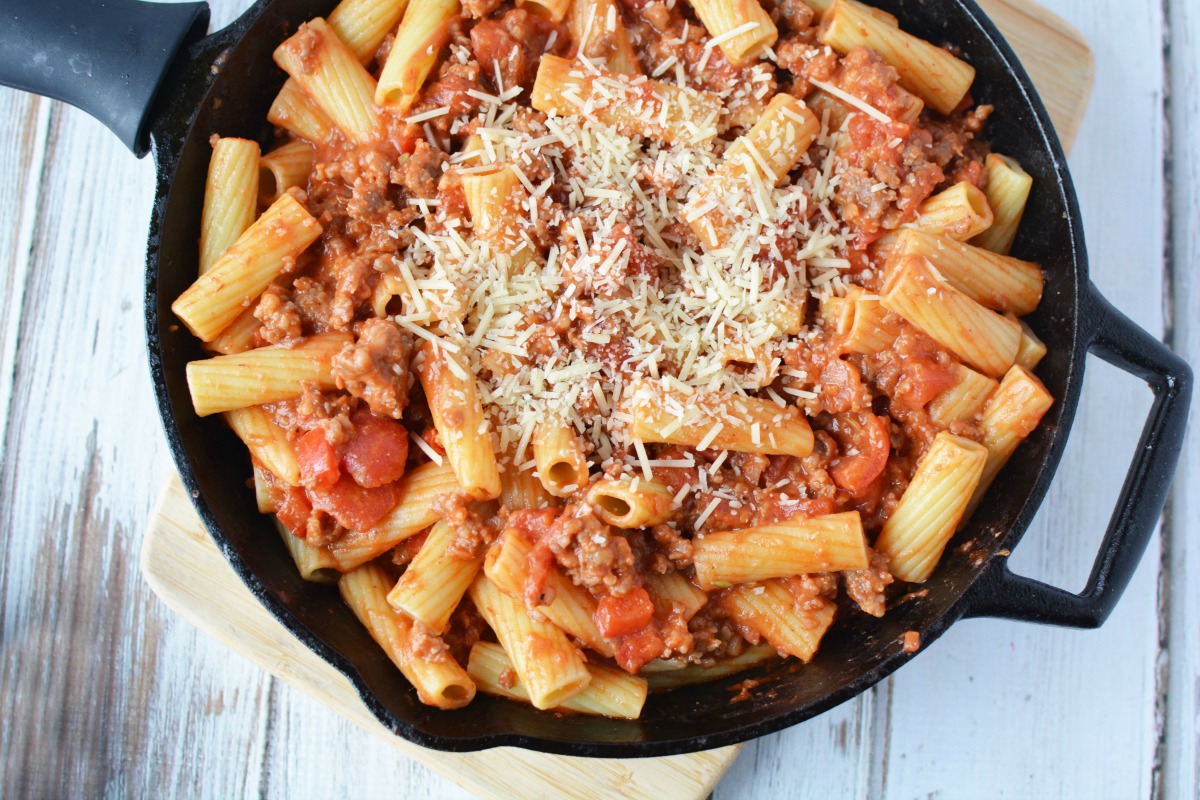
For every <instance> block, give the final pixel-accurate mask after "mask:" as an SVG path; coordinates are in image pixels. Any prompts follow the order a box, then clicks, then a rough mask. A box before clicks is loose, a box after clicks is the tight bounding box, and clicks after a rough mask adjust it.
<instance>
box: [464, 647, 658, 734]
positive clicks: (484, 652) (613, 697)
mask: <svg viewBox="0 0 1200 800" xmlns="http://www.w3.org/2000/svg"><path fill="white" fill-rule="evenodd" d="M512 669H513V662H512V659H510V658H509V657H508V654H507V653H505V652H504V648H503V647H501V646H500V645H498V644H493V643H491V642H477V643H476V644H475V645H474V646H473V647H472V648H471V657H470V659H469V660H468V661H467V673H468V674H469V675H470V676H471V678H472V680H474V681H475V683H476V685H477V686H478V687H479V689H480V691H483V692H486V693H487V694H494V695H497V696H499V697H507V698H509V699H510V700H520V701H521V702H524V703H528V702H529V691H528V690H527V689H526V688H525V685H524V684H523V683H522V682H521V681H520V680H519V679H518V680H516V681H514V682H511V685H507V684H509V683H510V682H509V681H508V680H506V679H505V678H504V677H503V676H504V674H505V673H506V672H509V671H511V670H512ZM588 672H590V673H591V674H592V680H591V682H590V683H588V685H587V688H585V689H584V690H583V691H582V692H580V693H579V694H577V695H575V696H574V697H572V698H570V699H569V700H567V701H566V702H564V703H562V704H561V705H560V706H559V708H562V709H565V710H567V711H575V712H578V713H580V714H594V715H597V716H602V717H616V718H618V719H637V718H638V717H639V716H641V714H642V706H643V705H645V703H646V693H647V691H648V687H647V682H646V679H645V678H642V677H638V676H636V675H629V674H628V673H625V672H622V671H621V670H619V669H613V668H612V667H604V666H600V665H599V664H595V665H592V666H589V667H588Z"/></svg>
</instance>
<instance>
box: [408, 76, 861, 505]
mask: <svg viewBox="0 0 1200 800" xmlns="http://www.w3.org/2000/svg"><path fill="white" fill-rule="evenodd" d="M458 55H459V56H460V57H465V56H464V55H463V54H462V53H459V54H458ZM671 66H677V65H672V64H669V63H666V62H664V63H663V64H660V65H658V67H657V68H656V69H654V70H653V73H654V74H655V75H660V74H666V73H667V72H668V71H669V70H670V67H671ZM572 68H573V72H572V75H573V76H574V77H583V76H585V75H593V74H594V73H595V72H596V68H595V67H594V66H593V65H592V64H591V62H589V61H588V60H587V59H578V60H576V61H575V62H573V63H572ZM496 73H497V77H498V76H499V69H498V67H497V69H496ZM645 80H646V79H645V78H644V77H642V76H638V77H637V78H633V79H632V82H633V83H634V84H636V83H640V82H644V81H645ZM683 80H684V76H683V75H682V72H678V73H677V75H676V82H677V84H679V85H680V86H682V85H683V83H682V82H683ZM613 83H614V82H613V81H610V80H608V79H604V80H594V81H592V83H591V91H592V95H593V96H598V97H599V98H600V99H599V100H598V101H597V102H595V103H589V102H582V101H580V98H578V97H576V98H575V100H573V101H572V102H573V103H575V106H576V108H577V113H575V114H571V115H569V116H556V115H553V114H551V115H550V116H549V118H548V119H547V120H546V122H545V124H544V126H543V125H540V124H538V123H536V122H534V123H532V124H531V122H530V119H529V115H528V113H527V112H526V111H525V110H523V109H522V108H520V107H519V106H518V104H517V103H516V102H515V101H516V98H517V96H518V95H519V94H520V89H519V87H514V88H512V89H508V90H506V91H502V92H500V93H499V94H498V95H485V94H483V93H476V96H478V97H479V99H481V100H483V102H484V103H485V106H484V111H482V112H480V115H479V117H478V118H476V119H474V120H466V119H460V120H456V121H455V123H454V127H453V128H452V132H456V133H457V132H460V131H464V129H465V131H464V132H473V133H474V134H475V135H477V136H478V137H479V141H480V143H481V144H482V147H479V148H475V149H471V150H469V151H464V152H460V153H456V154H455V155H454V156H453V157H452V159H451V161H452V163H451V165H450V166H449V169H451V170H456V171H458V172H460V173H462V174H465V175H470V174H480V173H486V172H489V171H493V170H495V169H496V168H497V167H498V166H501V165H505V164H507V165H510V166H511V167H512V169H513V170H514V171H515V173H516V175H517V177H518V179H519V180H520V182H521V184H522V186H523V187H524V189H525V191H526V192H527V198H526V200H525V202H524V203H523V205H522V207H521V208H520V215H521V220H520V221H519V222H520V224H518V225H510V226H509V228H510V229H511V230H515V231H518V232H519V233H518V234H517V235H515V236H513V237H512V241H511V242H510V243H508V244H509V246H508V247H506V248H497V250H503V251H504V252H495V251H493V250H492V249H491V248H490V247H489V246H488V244H486V243H485V242H483V241H482V240H481V238H479V237H477V236H475V235H473V233H472V231H471V229H470V227H471V223H470V222H469V221H468V220H463V219H461V218H459V217H457V216H453V215H452V214H450V213H448V212H447V210H446V209H444V208H441V207H440V206H439V204H437V203H436V201H414V202H416V203H417V204H418V205H419V206H420V210H421V211H422V212H423V213H425V214H426V215H427V218H426V224H425V229H424V230H419V229H416V228H414V229H413V232H414V233H415V235H416V237H417V240H416V242H415V243H414V244H413V245H412V246H411V247H409V248H408V249H407V250H406V251H404V252H403V253H402V254H401V255H400V256H399V257H398V258H397V260H396V271H397V274H398V276H399V278H400V279H401V280H399V281H397V282H398V283H401V284H402V285H403V287H404V288H403V291H402V292H401V297H402V300H403V303H402V305H403V311H402V313H400V314H397V315H395V316H393V317H392V319H394V320H395V321H396V322H397V323H398V324H400V325H401V326H403V327H404V328H406V329H407V330H409V331H411V332H412V333H413V334H415V335H416V336H419V337H421V338H423V339H426V340H430V341H432V342H434V343H435V344H436V345H437V346H440V347H444V348H447V349H448V350H450V351H451V352H454V353H458V354H459V355H460V357H461V358H463V359H464V360H465V361H466V362H467V363H468V364H469V365H470V368H471V370H472V372H473V373H474V374H475V376H476V377H477V378H478V384H479V389H480V395H481V399H482V401H483V404H484V408H485V409H486V410H487V411H488V412H489V414H490V416H491V419H492V422H493V425H494V429H495V432H496V434H497V435H498V440H497V441H496V442H495V444H496V449H497V453H498V454H499V455H501V457H502V458H504V459H505V460H510V461H512V462H513V463H515V464H517V465H519V466H521V467H522V468H532V466H533V462H532V454H531V448H530V441H531V438H532V436H533V431H534V428H535V426H536V425H537V424H538V423H539V422H541V421H544V420H547V419H554V418H561V419H564V420H566V421H568V422H569V423H570V424H571V425H572V426H573V427H574V428H575V430H576V431H577V432H578V433H579V434H580V435H581V437H582V438H583V439H584V441H585V442H587V443H590V447H591V451H592V452H591V459H592V461H593V463H595V464H598V465H600V466H601V468H603V469H605V470H607V471H610V472H612V471H613V470H614V468H615V469H617V470H625V471H628V472H630V473H632V474H637V475H641V476H643V477H645V478H647V479H649V478H650V477H651V476H652V475H653V468H654V466H656V465H663V464H667V462H665V461H658V462H656V461H654V460H652V459H650V458H649V456H648V454H647V451H646V448H645V446H644V445H643V444H642V443H641V442H640V441H636V440H634V439H633V438H632V437H631V436H630V434H629V431H628V426H629V423H630V421H631V418H630V416H629V414H628V408H629V404H630V402H631V401H632V398H631V397H630V396H629V395H631V394H632V393H633V388H632V387H634V386H640V385H645V383H644V382H657V383H658V385H659V387H660V388H662V389H666V390H668V391H670V392H671V393H672V394H674V395H676V396H678V395H685V396H686V395H688V394H691V393H694V392H720V393H724V394H735V395H742V396H747V395H757V394H760V393H762V394H763V396H764V398H766V399H769V400H772V401H774V402H775V403H776V404H777V405H778V406H780V407H781V409H782V407H784V406H786V405H788V404H789V403H788V399H785V398H784V397H782V396H780V394H779V393H777V392H776V391H775V390H774V389H769V388H768V386H769V384H771V383H772V382H773V381H775V380H776V378H778V377H780V376H781V375H782V376H790V377H791V378H798V379H803V378H804V377H805V376H804V375H803V373H798V372H796V371H794V370H788V369H787V368H786V367H784V366H783V364H782V359H781V354H780V350H781V346H782V345H783V344H784V343H786V342H787V341H788V340H789V339H790V338H793V337H794V336H796V335H799V336H804V335H806V333H808V332H807V331H805V330H803V321H804V315H805V312H804V309H805V304H806V300H807V297H808V295H809V294H810V293H816V292H820V293H829V292H836V293H838V294H842V293H844V286H843V285H842V283H841V278H840V277H839V276H840V274H841V271H842V270H844V269H846V268H847V267H849V262H848V261H847V260H846V259H845V258H844V257H843V254H844V253H845V252H846V250H847V249H848V247H847V245H848V241H849V239H850V237H851V234H850V233H849V232H848V231H847V229H846V228H845V227H844V225H843V224H842V222H841V221H840V220H839V219H838V217H837V216H836V214H835V213H834V212H833V210H832V209H831V206H830V200H831V198H832V195H833V192H834V188H835V184H836V179H835V178H833V177H832V170H833V160H834V159H833V153H832V150H833V139H832V137H834V136H836V135H837V132H836V131H833V132H831V131H829V130H828V129H827V126H826V125H825V124H824V122H823V124H822V129H821V134H820V136H819V137H818V139H817V141H816V142H815V143H814V145H813V146H812V147H811V148H810V150H809V152H808V154H806V155H805V156H804V158H803V159H802V160H801V162H800V165H799V166H798V167H797V169H796V170H794V171H793V173H792V174H793V176H802V177H799V178H786V177H784V176H780V177H781V181H780V183H781V185H780V186H778V187H776V186H774V185H772V184H771V183H770V182H769V181H767V182H764V181H762V180H761V179H758V178H757V177H756V178H755V180H754V185H753V190H752V191H750V192H746V191H745V187H744V186H743V187H742V188H741V190H739V191H736V192H732V193H728V194H724V195H722V194H718V195H717V197H716V199H715V200H710V201H708V203H709V205H708V207H706V208H701V209H699V210H698V212H699V213H703V212H705V211H707V210H709V209H710V208H711V207H713V205H715V204H719V205H721V206H722V207H723V208H722V211H723V212H724V213H725V215H726V216H727V217H729V218H730V219H731V220H733V221H734V227H733V232H732V235H731V236H729V237H728V239H727V241H726V243H725V244H724V246H722V247H721V248H720V249H717V250H711V251H708V252H705V251H704V250H703V249H702V248H700V247H699V245H697V244H695V239H694V237H692V236H691V235H690V232H689V231H688V230H687V222H688V220H687V219H686V218H685V206H686V205H687V201H688V197H689V194H691V193H692V191H693V190H694V189H695V188H696V187H697V186H700V185H701V184H703V183H704V182H705V180H706V179H707V178H708V177H709V176H710V174H711V173H712V172H713V171H714V170H715V169H716V168H717V167H718V166H719V165H720V164H721V163H722V159H723V153H724V151H725V150H726V149H727V148H728V147H729V146H730V145H731V144H732V143H731V142H728V141H725V140H723V139H721V138H719V137H717V136H716V135H715V130H706V128H711V127H712V126H714V125H716V124H717V123H718V121H717V120H712V119H705V120H701V121H700V122H699V124H692V125H691V127H690V128H689V131H690V132H691V135H689V136H688V137H686V138H687V139H688V142H687V143H686V144H685V143H682V142H677V143H676V144H672V145H668V144H663V143H661V142H658V141H653V140H650V139H643V138H641V137H640V136H628V135H623V134H622V133H620V132H619V131H617V130H616V129H614V128H612V127H609V126H607V125H604V124H601V123H600V122H599V121H598V120H597V119H596V117H595V111H596V109H597V108H598V107H604V106H605V105H607V104H608V103H618V102H622V100H623V98H624V94H623V93H625V92H627V91H629V85H628V84H624V85H616V86H614V85H611V84H613ZM617 83H620V82H617ZM766 88H767V86H766V85H765V84H762V85H761V87H760V86H758V85H755V84H753V82H752V83H751V85H750V86H749V87H744V86H743V87H739V88H738V89H737V90H736V92H737V93H738V95H739V97H738V98H737V100H738V102H740V103H743V104H744V103H746V101H747V97H748V96H749V95H752V94H753V93H755V92H757V94H758V97H759V107H760V108H761V106H762V104H763V103H765V100H769V99H770V98H769V97H766V98H762V95H763V94H765V92H764V91H762V90H765V89H766ZM722 100H723V102H724V104H725V109H726V110H725V112H724V113H725V115H726V116H727V117H730V116H732V113H733V112H731V111H730V109H731V108H733V107H734V106H735V105H736V103H734V102H733V101H732V100H731V99H730V98H728V97H726V98H722ZM438 110H439V111H440V109H438ZM433 113H434V112H429V113H428V114H424V115H421V117H422V118H423V119H428V118H430V115H432V114H433ZM414 120H416V118H414ZM721 122H722V124H723V125H726V126H727V125H728V124H729V120H728V119H725V120H722V121H721ZM468 125H469V126H470V127H468ZM709 134H713V135H709ZM743 155H744V154H743ZM760 159H761V155H760V156H758V159H756V160H760ZM813 159H816V161H814V160H813ZM768 174H769V171H768ZM539 175H548V176H549V177H546V178H544V179H542V180H540V181H539V180H536V177H537V176H539ZM531 176H533V177H531ZM555 186H557V187H558V190H561V191H556V193H555V194H557V195H558V196H561V195H563V194H565V196H566V202H565V203H563V204H561V205H560V204H556V203H554V202H553V201H552V200H551V196H552V195H551V189H552V188H553V187H555ZM692 215H693V216H695V215H697V211H696V210H695V209H693V210H692ZM539 223H540V224H543V225H546V226H549V228H550V229H551V230H555V229H556V230H557V231H558V235H557V237H556V239H555V242H554V244H553V245H552V246H551V247H550V248H549V249H548V251H546V252H545V253H541V252H538V249H537V248H536V247H535V245H534V242H533V240H532V238H531V236H530V233H529V231H530V230H533V229H535V228H536V226H537V225H539ZM689 241H690V242H691V244H689ZM643 248H644V249H645V251H648V253H646V252H635V251H641V250H642V249H643ZM647 259H649V260H651V261H653V262H656V263H657V265H658V275H657V276H655V275H653V274H647V273H646V271H645V270H644V269H643V266H644V263H645V262H646V261H647ZM566 330H569V331H571V333H570V334H569V335H571V336H574V337H575V338H574V339H573V342H574V343H575V344H576V345H577V346H570V345H564V344H563V343H562V341H561V339H559V338H558V336H557V335H555V334H557V333H561V332H563V331H566ZM547 350H548V351H547ZM796 383H797V381H792V382H791V384H792V385H795V384H796ZM784 391H785V392H789V393H790V394H792V395H793V396H801V397H803V396H811V393H810V392H807V391H804V390H802V389H799V388H790V389H785V390H784ZM789 399H790V398H789ZM786 410H787V411H789V412H793V411H794V410H793V409H791V408H788V409H786ZM739 423H741V421H740V420H720V419H715V418H714V419H713V424H714V432H713V433H712V437H713V438H715V437H716V435H717V432H719V430H720V426H725V425H734V424H739ZM741 424H749V423H741ZM757 427H758V426H757V425H756V428H757ZM755 435H759V432H758V431H757V430H756V431H755ZM761 435H762V436H763V437H764V438H765V437H767V436H770V435H771V431H770V423H769V421H768V423H767V424H766V426H765V427H764V429H763V430H762V431H761ZM709 441H710V442H711V441H712V439H710V440H709ZM670 465H674V464H670ZM676 466H677V465H676ZM689 466H692V465H691V464H689ZM700 472H701V473H703V472H705V469H704V468H701V469H700ZM700 477H701V482H703V478H704V476H703V475H701V476H700ZM679 499H680V498H677V502H678V501H679Z"/></svg>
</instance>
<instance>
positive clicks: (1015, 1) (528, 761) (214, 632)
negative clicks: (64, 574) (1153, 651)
mask: <svg viewBox="0 0 1200 800" xmlns="http://www.w3.org/2000/svg"><path fill="white" fill-rule="evenodd" d="M978 1H979V5H980V6H982V7H983V8H984V10H985V11H987V12H988V14H990V15H991V17H992V19H993V20H994V21H995V23H996V25H997V26H998V27H999V28H1000V29H1001V30H1002V31H1003V32H1004V35H1005V36H1006V37H1007V38H1008V41H1009V44H1011V45H1012V47H1013V49H1014V50H1016V52H1017V54H1018V55H1019V56H1020V58H1021V61H1022V63H1023V64H1024V65H1025V69H1026V70H1027V71H1028V72H1029V74H1030V76H1031V77H1032V78H1033V81H1034V83H1035V84H1036V85H1037V87H1038V90H1039V92H1040V93H1041V96H1042V100H1043V102H1045V104H1046V107H1047V109H1048V110H1049V111H1050V116H1051V118H1052V119H1053V121H1054V125H1055V127H1056V128H1057V130H1058V134H1059V137H1060V139H1061V140H1062V143H1063V146H1064V147H1065V148H1069V147H1070V145H1071V143H1072V142H1073V141H1074V139H1075V135H1076V133H1078V131H1079V125H1080V123H1081V122H1082V120H1083V114H1084V111H1085V109H1086V108H1087V103H1088V98H1089V96H1090V95H1091V89H1092V79H1093V70H1094V65H1093V61H1092V55H1091V51H1090V50H1089V49H1088V46H1087V44H1086V42H1084V41H1083V38H1082V37H1081V36H1080V35H1079V32H1078V31H1076V30H1075V29H1074V28H1072V27H1071V26H1070V25H1068V24H1067V23H1066V22H1064V21H1063V20H1061V19H1059V18H1058V17H1057V16H1055V15H1054V14H1051V13H1050V12H1048V11H1046V10H1045V9H1043V8H1042V7H1041V6H1039V5H1037V4H1036V3H1033V2H1031V0H978ZM141 566H142V573H143V574H144V575H145V577H146V582H147V583H148V584H149V585H150V588H151V589H152V590H153V591H154V593H155V594H157V595H158V596H159V598H160V599H162V601H163V602H164V603H166V604H167V605H168V606H169V607H170V608H172V609H173V610H174V611H176V612H177V613H178V614H179V615H180V616H182V617H184V618H185V619H187V620H188V621H189V622H191V623H192V624H193V625H195V626H196V627H197V628H199V629H200V630H202V631H204V632H205V633H207V634H209V635H210V636H212V637H214V638H215V639H217V640H218V641H221V642H223V643H224V644H226V645H227V646H228V647H229V648H230V649H231V650H234V651H235V652H237V653H240V654H241V655H243V656H245V657H246V658H249V659H250V660H251V661H253V662H254V663H256V664H258V665H259V666H261V667H262V668H263V669H265V670H267V671H268V672H270V673H271V674H272V675H274V676H275V677H277V678H279V679H281V680H283V681H285V682H287V683H289V684H291V685H292V686H295V687H297V688H299V689H301V690H303V691H305V692H307V693H309V694H310V695H312V696H313V697H315V698H316V699H318V700H320V701H321V702H322V703H324V704H326V705H327V706H329V707H330V708H332V709H333V710H334V711H336V712H337V713H339V714H341V715H342V716H343V717H345V718H346V719H348V720H350V721H351V722H354V723H355V724H357V725H359V726H361V727H362V728H363V729H364V730H366V731H368V732H369V733H372V734H374V735H375V736H378V737H380V738H381V739H383V740H385V741H387V742H388V743H389V744H391V745H392V746H394V747H395V748H396V749H397V750H399V751H400V752H401V753H403V754H405V755H406V756H408V757H410V758H414V759H416V760H417V761H420V762H421V763H423V764H425V765H426V766H428V767H430V768H432V769H434V770H436V771H437V772H439V773H441V774H442V775H444V776H445V777H446V778H447V779H448V780H451V781H453V782H454V783H457V784H458V785H460V786H462V787H464V788H465V789H467V790H469V791H472V792H474V793H475V794H477V795H479V796H480V797H482V798H489V799H492V800H539V799H540V798H546V799H547V800H550V798H565V799H568V800H569V799H570V798H580V799H581V800H582V798H594V797H608V796H613V797H623V798H627V799H628V800H638V799H639V798H647V800H650V799H651V798H653V799H654V800H658V799H659V798H672V799H673V800H674V799H676V798H678V799H679V800H700V798H704V797H706V796H708V794H709V793H710V792H712V789H713V787H714V786H715V785H716V783H717V781H718V780H720V779H721V776H722V775H724V774H725V771H726V770H727V769H728V768H729V765H730V764H732V763H733V759H734V758H736V757H737V754H738V752H739V751H740V750H741V746H740V745H738V746H733V747H725V748H721V749H719V750H709V751H706V752H703V753H692V754H689V755H682V756H671V757H668V758H645V759H594V758H568V757H563V756H551V755H546V754H543V753H535V752H531V751H528V750H520V749H515V748H507V747H505V748H497V749H494V750H485V751H481V752H476V753H442V752H438V751H436V750H427V749H425V748H423V747H418V746H417V745H414V744H412V743H410V742H408V741H405V740H403V739H400V738H398V737H396V736H395V735H393V734H392V733H391V732H390V731H389V730H387V729H386V728H384V727H383V725H381V724H380V723H379V722H378V721H377V720H376V719H375V717H374V716H372V714H371V713H370V712H369V711H367V709H366V707H365V706H364V705H363V704H362V701H361V700H359V697H358V694H357V693H356V692H355V690H354V688H353V687H352V686H351V685H350V682H349V681H347V680H346V678H345V677H344V676H343V675H342V674H341V673H340V672H338V671H337V670H335V669H334V668H333V667H331V666H329V665H328V664H326V663H325V662H324V661H322V660H321V659H320V658H318V657H317V656H316V655H314V654H313V653H312V651H310V650H309V649H308V648H306V647H305V646H304V645H303V644H301V643H300V642H299V640H297V639H296V638H295V637H293V636H292V635H291V633H289V632H288V631H287V629H286V628H284V627H283V626H282V625H281V624H280V623H279V622H277V621H276V620H275V618H274V617H272V616H271V615H270V614H269V613H268V612H267V610H266V609H265V608H263V607H262V606H261V605H259V603H258V601H257V600H255V599H254V596H253V595H251V594H250V592H249V590H248V589H246V587H245V585H244V584H242V582H241V580H240V579H239V578H238V577H237V574H236V573H234V571H233V569H232V568H231V567H230V566H229V564H228V563H227V562H226V561H225V559H224V557H223V556H222V555H221V553H220V551H218V550H217V548H216V545H214V544H213V542H212V539H210V538H209V536H208V533H207V532H206V531H205V530H204V527H203V525H202V524H201V522H200V519H199V517H198V516H197V515H196V512H195V510H194V509H193V508H192V504H191V501H190V499H189V498H188V496H187V494H186V492H185V491H184V488H183V484H182V483H180V481H179V478H178V477H175V478H172V479H171V481H170V483H169V484H168V486H167V487H166V489H164V491H163V493H162V496H161V497H160V498H159V502H158V506H157V507H156V508H155V510H154V513H153V514H152V515H151V518H150V521H149V525H148V527H147V530H146V535H145V539H144V540H143V543H142V556H141ZM497 775H503V776H505V777H504V780H503V781H502V782H497V781H496V776H497Z"/></svg>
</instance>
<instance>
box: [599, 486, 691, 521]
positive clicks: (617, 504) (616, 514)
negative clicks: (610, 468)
mask: <svg viewBox="0 0 1200 800" xmlns="http://www.w3.org/2000/svg"><path fill="white" fill-rule="evenodd" d="M673 499H674V493H673V492H672V491H671V490H670V488H668V487H666V486H664V485H663V484H661V483H656V482H654V481H647V480H642V479H641V478H630V477H620V478H601V479H600V480H598V481H596V482H595V483H593V484H592V485H591V487H590V488H589V489H588V492H587V501H588V504H589V505H590V506H591V507H592V510H593V511H594V512H595V514H596V516H597V517H599V518H600V519H601V520H602V521H604V522H606V523H608V524H609V525H612V526H613V527H616V528H626V529H632V528H650V527H653V526H654V525H659V524H661V523H663V522H666V521H667V520H668V519H670V518H671V513H672V500H673Z"/></svg>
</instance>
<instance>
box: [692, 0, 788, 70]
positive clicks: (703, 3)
mask: <svg viewBox="0 0 1200 800" xmlns="http://www.w3.org/2000/svg"><path fill="white" fill-rule="evenodd" d="M692 10H693V11H695V12H696V16H697V17H699V18H700V21H701V22H702V23H704V28H705V29H706V30H707V31H708V35H709V36H711V37H712V39H711V40H710V42H709V43H707V44H706V46H711V43H712V42H719V46H720V48H721V52H722V53H724V54H725V58H727V59H729V63H731V64H734V65H736V66H742V65H744V64H748V63H749V62H751V61H753V60H754V59H756V58H758V57H759V56H761V55H762V54H763V51H764V50H765V49H766V48H768V47H770V46H771V45H773V44H775V40H776V39H777V38H779V31H778V30H776V28H775V24H774V23H773V22H771V15H770V14H768V13H767V12H766V11H763V7H762V6H761V5H759V3H758V0H692Z"/></svg>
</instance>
